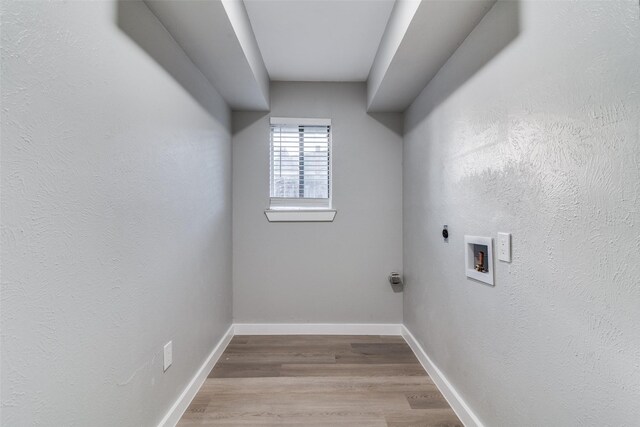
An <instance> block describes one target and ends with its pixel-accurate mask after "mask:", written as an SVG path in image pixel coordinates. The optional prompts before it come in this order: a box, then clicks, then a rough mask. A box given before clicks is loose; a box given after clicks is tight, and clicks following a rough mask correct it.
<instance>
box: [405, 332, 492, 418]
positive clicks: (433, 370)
mask: <svg viewBox="0 0 640 427" xmlns="http://www.w3.org/2000/svg"><path fill="white" fill-rule="evenodd" d="M402 336H403V337H404V339H405V341H407V344H409V347H411V350H413V352H414V353H415V355H416V357H417V358H418V360H419V361H420V364H422V367H423V368H424V370H425V371H427V373H428V374H429V376H430V377H431V379H432V380H433V382H434V383H435V385H436V386H437V387H438V389H439V390H440V392H441V393H442V395H443V396H444V398H445V399H447V402H449V405H451V408H453V410H454V411H455V413H456V415H457V416H458V418H460V421H462V423H463V424H464V425H465V426H466V427H483V426H484V425H483V424H482V422H481V421H480V419H479V418H478V417H477V416H476V414H474V412H473V411H472V410H471V408H470V407H469V405H467V403H466V402H465V401H464V400H463V399H462V396H460V394H458V392H457V391H456V389H455V388H453V386H452V385H451V383H450V382H449V380H448V379H447V377H446V376H445V375H444V374H443V373H442V371H441V370H440V369H438V367H437V366H436V365H435V364H434V363H433V361H432V360H431V358H429V356H428V355H427V353H426V352H425V351H424V349H423V348H422V346H421V345H420V344H419V343H418V341H417V340H416V339H415V337H414V336H413V334H412V333H411V332H410V331H409V329H407V327H406V326H404V325H402Z"/></svg>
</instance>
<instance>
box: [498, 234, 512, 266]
mask: <svg viewBox="0 0 640 427" xmlns="http://www.w3.org/2000/svg"><path fill="white" fill-rule="evenodd" d="M497 250H498V259H499V260H500V261H505V262H511V233H498V248H497Z"/></svg>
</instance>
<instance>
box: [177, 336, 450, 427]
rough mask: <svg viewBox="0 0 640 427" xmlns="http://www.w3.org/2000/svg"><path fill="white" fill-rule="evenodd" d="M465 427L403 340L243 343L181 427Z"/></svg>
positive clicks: (251, 339)
mask: <svg viewBox="0 0 640 427" xmlns="http://www.w3.org/2000/svg"><path fill="white" fill-rule="evenodd" d="M178 425H179V426H181V427H187V426H203V425H204V426H237V425H243V426H254V425H255V426H265V425H271V426H280V425H287V426H371V427H377V426H390V427H391V426H393V427H396V426H398V427H399V426H430V427H431V426H438V427H449V426H462V423H461V422H460V421H459V420H458V418H457V417H456V415H455V413H454V412H453V410H452V409H451V408H450V407H449V405H448V404H447V402H446V400H445V399H444V397H443V396H442V394H440V392H439V391H438V389H437V388H436V386H435V385H434V384H433V382H432V381H431V379H430V378H429V377H428V376H427V374H426V372H425V371H424V370H423V369H422V366H420V363H419V362H418V360H417V359H416V357H415V355H414V354H413V352H412V351H411V349H410V348H409V346H408V345H407V343H406V342H405V341H404V339H403V338H402V337H388V336H337V335H332V336H318V335H285V336H283V335H278V336H264V335H262V336H235V337H234V338H233V340H232V341H231V343H230V344H229V346H228V347H227V349H226V350H225V352H224V354H223V355H222V356H221V357H220V360H219V361H218V363H217V364H216V366H215V367H214V368H213V370H212V371H211V373H210V374H209V378H207V380H206V381H205V383H204V385H203V386H202V388H201V389H200V391H199V392H198V394H197V395H196V397H195V399H194V400H193V402H192V403H191V405H190V406H189V408H188V409H187V411H186V412H185V414H184V416H183V417H182V419H181V420H180V423H179V424H178Z"/></svg>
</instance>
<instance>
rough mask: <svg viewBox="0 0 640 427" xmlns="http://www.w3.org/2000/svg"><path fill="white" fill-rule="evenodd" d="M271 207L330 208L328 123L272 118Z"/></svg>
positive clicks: (329, 126) (329, 138)
mask: <svg viewBox="0 0 640 427" xmlns="http://www.w3.org/2000/svg"><path fill="white" fill-rule="evenodd" d="M270 145H271V167H270V184H271V186H270V187H271V191H270V193H271V194H270V196H271V198H270V200H271V206H270V207H271V208H272V209H273V208H301V209H302V208H330V207H331V121H330V120H327V119H289V118H287V119H284V118H274V117H272V118H271V144H270Z"/></svg>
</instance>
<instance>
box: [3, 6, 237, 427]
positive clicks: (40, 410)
mask: <svg viewBox="0 0 640 427" xmlns="http://www.w3.org/2000/svg"><path fill="white" fill-rule="evenodd" d="M121 6H122V5H121ZM118 13H119V11H118V10H117V2H115V1H108V2H52V3H47V2H23V1H18V2H5V1H3V2H2V81H1V83H2V152H1V153H2V187H1V190H2V203H1V208H2V300H1V304H2V306H1V309H2V325H1V328H2V365H1V368H2V369H1V370H2V372H1V375H2V381H1V383H2V417H1V418H2V419H1V422H0V423H1V424H2V425H6V426H26V425H45V426H73V425H77V426H89V425H90V426H100V425H104V426H115V425H118V426H149V425H155V424H157V422H158V421H159V420H160V419H161V418H162V416H163V415H164V413H165V412H166V411H167V410H168V409H169V406H170V405H171V404H173V402H174V401H175V399H176V398H177V397H178V395H179V394H180V393H181V391H182V390H183V389H184V387H185V386H186V384H187V383H188V382H189V381H190V380H191V378H192V376H193V375H194V374H195V372H196V370H197V369H198V368H199V367H200V366H201V364H202V363H203V361H204V360H205V358H206V357H207V356H208V354H209V353H210V351H211V350H212V349H213V346H214V344H215V343H217V341H218V340H219V339H220V337H221V335H222V333H223V332H224V331H225V330H226V329H227V327H228V326H229V324H230V322H231V296H232V295H231V294H232V291H231V182H230V179H231V168H230V165H231V147H230V131H229V128H230V123H229V117H230V114H229V111H228V109H227V108H226V106H225V105H224V101H222V99H221V98H220V97H219V96H218V94H217V93H216V92H215V90H213V89H212V88H211V86H210V85H209V84H208V83H207V82H206V80H204V77H202V75H201V74H200V73H199V72H198V71H197V70H195V68H194V67H193V65H192V64H191V63H190V62H189V61H188V59H187V58H186V57H185V56H184V53H183V52H182V51H181V50H180V49H179V48H178V47H177V45H175V43H174V42H173V40H172V39H171V38H170V37H169V36H168V34H167V33H166V32H165V31H164V29H163V28H162V27H161V26H160V25H159V23H158V22H157V21H156V20H155V17H154V16H153V15H152V14H151V12H150V11H149V10H148V9H147V8H146V6H144V4H142V3H139V2H131V3H130V4H128V12H127V13H128V17H129V18H130V19H132V20H133V21H135V22H136V25H137V27H138V29H139V31H140V34H138V35H145V37H147V38H148V40H147V41H149V43H151V44H153V45H154V54H156V55H157V56H158V57H162V59H163V60H164V61H165V63H166V64H170V65H171V71H172V73H173V74H174V76H173V77H172V76H171V75H170V74H169V73H168V72H167V71H166V70H165V69H163V68H161V67H160V66H159V65H158V64H157V63H156V62H155V60H154V59H152V58H151V57H150V56H149V55H148V54H147V53H146V52H145V51H144V50H142V49H141V48H140V46H139V45H138V44H136V43H134V42H133V41H132V39H131V38H130V37H129V36H128V35H127V34H125V33H124V32H123V31H121V29H120V27H119V25H120V23H119V22H117V19H118ZM149 46H151V45H149ZM174 77H176V78H177V77H179V78H180V79H181V80H182V81H183V82H187V81H188V82H189V84H190V86H191V89H193V90H195V91H197V92H199V93H201V94H202V95H203V98H206V104H207V107H208V108H207V109H208V110H210V111H217V112H218V114H217V117H212V116H211V115H210V113H208V112H207V110H205V109H204V108H203V107H201V105H200V104H199V103H198V102H196V101H195V100H194V99H193V98H192V97H191V96H190V95H189V94H188V93H187V92H186V90H185V89H183V87H182V86H180V85H179V84H178V83H177V81H176V80H174ZM169 340H173V358H174V360H173V366H172V367H171V368H169V370H168V371H167V372H166V373H163V370H162V347H163V344H164V343H166V342H167V341H169Z"/></svg>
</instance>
